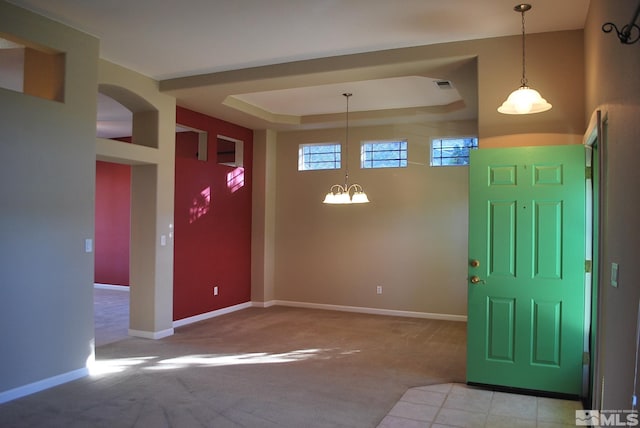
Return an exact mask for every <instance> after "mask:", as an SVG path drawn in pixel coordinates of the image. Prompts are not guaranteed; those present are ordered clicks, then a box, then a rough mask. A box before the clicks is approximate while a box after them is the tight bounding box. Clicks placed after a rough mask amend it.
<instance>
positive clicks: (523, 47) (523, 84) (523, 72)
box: [520, 10, 528, 86]
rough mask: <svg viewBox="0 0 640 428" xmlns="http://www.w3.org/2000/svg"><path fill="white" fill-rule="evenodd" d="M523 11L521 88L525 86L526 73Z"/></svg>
mask: <svg viewBox="0 0 640 428" xmlns="http://www.w3.org/2000/svg"><path fill="white" fill-rule="evenodd" d="M524 12H525V11H524V10H523V11H522V79H521V80H520V83H521V84H522V86H527V83H528V82H527V73H526V69H527V68H526V67H527V66H526V61H525V58H526V51H525V33H524Z"/></svg>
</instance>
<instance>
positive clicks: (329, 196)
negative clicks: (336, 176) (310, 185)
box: [322, 192, 336, 204]
mask: <svg viewBox="0 0 640 428" xmlns="http://www.w3.org/2000/svg"><path fill="white" fill-rule="evenodd" d="M322 203H323V204H335V203H336V198H335V195H334V194H333V193H332V192H329V193H327V196H325V197H324V201H322Z"/></svg>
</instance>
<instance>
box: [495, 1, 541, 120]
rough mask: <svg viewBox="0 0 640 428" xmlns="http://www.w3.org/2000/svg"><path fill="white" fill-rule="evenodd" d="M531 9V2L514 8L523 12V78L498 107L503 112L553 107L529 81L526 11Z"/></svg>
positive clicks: (520, 112)
mask: <svg viewBox="0 0 640 428" xmlns="http://www.w3.org/2000/svg"><path fill="white" fill-rule="evenodd" d="M530 9H531V5H530V4H526V3H524V4H518V5H516V6H515V7H514V8H513V10H514V11H516V12H520V13H521V14H522V79H521V80H520V87H519V88H518V89H516V90H515V91H513V92H512V93H511V94H510V95H509V97H508V98H507V100H506V101H505V102H504V103H502V105H501V106H500V107H498V111H499V112H500V113H503V114H531V113H540V112H543V111H547V110H550V109H551V104H549V103H548V102H547V100H545V99H544V98H542V96H541V95H540V93H539V92H538V91H536V90H535V89H531V88H530V87H529V84H528V82H527V75H526V67H525V37H524V13H525V12H526V11H528V10H530Z"/></svg>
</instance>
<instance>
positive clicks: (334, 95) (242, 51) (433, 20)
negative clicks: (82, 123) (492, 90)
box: [9, 0, 589, 129]
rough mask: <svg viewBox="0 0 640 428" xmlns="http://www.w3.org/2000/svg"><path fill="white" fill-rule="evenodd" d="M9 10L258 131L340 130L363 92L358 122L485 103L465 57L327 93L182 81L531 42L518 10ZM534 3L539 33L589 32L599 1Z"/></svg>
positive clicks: (330, 85)
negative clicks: (485, 41) (342, 59)
mask: <svg viewBox="0 0 640 428" xmlns="http://www.w3.org/2000/svg"><path fill="white" fill-rule="evenodd" d="M9 1H10V2H11V3H14V4H16V5H18V6H22V7H25V8H27V9H31V10H33V11H35V12H37V13H40V14H42V15H45V16H47V17H49V18H52V19H54V20H57V21H59V22H62V23H64V24H66V25H69V26H71V27H74V28H76V29H79V30H81V31H84V32H86V33H89V34H92V35H95V36H97V37H98V38H99V39H100V56H101V58H103V59H106V60H108V61H111V62H114V63H116V64H119V65H122V66H124V67H126V68H128V69H131V70H134V71H136V72H139V73H141V74H144V75H146V76H149V77H151V78H153V79H156V80H158V81H165V80H166V81H167V82H170V83H168V84H167V85H166V88H168V89H167V93H169V94H171V95H174V96H176V98H177V102H178V104H179V105H183V106H185V107H188V108H192V109H197V111H200V112H202V113H206V114H211V115H214V116H216V117H219V118H222V119H225V120H229V121H232V122H234V123H238V124H240V125H243V126H247V127H250V128H252V129H263V128H267V127H269V128H275V129H296V128H305V127H306V128H309V127H320V126H324V127H327V126H333V125H335V126H338V118H337V117H336V114H338V113H339V112H344V110H345V100H344V97H342V96H341V94H342V93H343V92H352V93H353V94H354V96H353V97H352V98H351V101H350V109H351V111H354V112H358V111H377V112H382V111H393V112H396V113H397V112H398V111H404V112H412V113H411V115H412V116H416V111H418V112H420V113H421V114H423V115H424V117H428V118H429V119H430V120H439V118H440V119H443V118H444V119H446V120H462V119H473V118H474V114H477V113H476V110H477V108H476V107H477V99H472V98H473V97H474V96H475V97H477V94H475V92H474V91H473V90H472V88H470V87H469V82H465V81H463V80H465V79H469V80H470V82H475V80H474V79H475V76H474V75H473V70H472V68H473V67H474V64H472V63H471V62H469V61H468V59H465V58H462V59H456V61H455V64H453V63H448V64H445V63H437V64H436V63H434V64H428V65H426V64H425V67H423V72H422V73H420V75H410V74H407V70H404V71H403V72H401V73H400V72H399V73H398V74H397V77H394V76H391V77H389V73H386V77H385V79H384V80H381V79H378V78H375V77H374V78H371V79H366V80H359V78H357V77H351V78H349V79H343V80H342V81H341V82H340V83H339V84H337V83H335V82H327V83H320V84H318V83H317V82H322V79H316V80H315V81H311V83H310V84H300V83H299V82H296V83H295V84H294V83H292V84H291V86H290V87H286V84H279V85H278V87H277V89H271V88H269V87H268V86H267V87H266V90H265V87H263V86H261V85H259V84H255V85H243V86H241V87H240V86H237V85H236V86H234V85H226V86H225V85H222V86H223V87H219V88H216V89H215V90H214V88H213V87H212V86H210V85H209V84H208V83H203V84H202V85H201V86H199V87H195V88H194V87H191V88H189V90H181V89H180V88H179V86H180V84H179V82H180V81H181V79H182V80H184V79H188V78H189V77H190V76H195V75H202V74H210V73H214V74H215V73H217V74H220V75H225V72H229V71H231V70H240V69H251V68H253V67H264V66H272V65H275V64H283V63H291V62H295V61H305V60H316V59H321V58H329V57H336V56H340V55H351V54H360V53H368V52H375V51H379V50H386V49H394V48H405V47H413V46H422V45H431V44H438V43H445V42H453V41H462V40H471V39H482V38H490V37H500V36H506V35H516V34H520V32H521V22H520V16H519V14H516V13H515V12H514V11H513V7H514V5H515V4H516V2H515V1H513V0H482V1H478V0H446V1H444V0H396V1H388V0H182V1H175V0H135V1H131V0H9ZM530 3H531V4H532V5H533V9H532V10H531V11H529V12H527V14H526V30H527V33H528V34H529V33H536V32H548V31H560V30H573V29H581V28H583V27H584V23H585V19H586V14H587V9H588V6H589V2H588V0H562V1H557V0H530ZM443 67H445V69H447V70H456V72H457V75H456V73H453V74H451V75H452V76H455V77H456V80H454V79H450V80H451V86H450V87H447V88H445V89H441V88H439V87H438V85H436V81H438V80H442V76H443V75H445V74H446V73H442V70H443ZM430 71H432V74H431V75H430ZM352 76H353V75H352ZM374 76H375V75H374ZM176 82H178V84H177V85H174V84H173V83H176ZM162 87H163V82H161V88H162ZM172 89H173V90H172ZM212 91H213V92H212ZM101 98H102V99H104V98H103V97H101ZM115 107H117V106H115ZM113 108H114V106H113V105H109V103H105V104H99V119H103V120H105V121H107V120H109V121H112V122H115V121H116V120H117V114H116V112H114V111H113V110H111V109H113ZM100 116H101V117H100ZM383 116H385V115H383V114H377V115H375V117H377V119H375V120H374V116H373V115H369V116H368V117H370V118H371V119H370V120H369V123H371V124H373V123H385V120H386V123H389V121H393V120H402V118H404V119H407V117H408V115H406V114H405V115H402V114H391V115H388V116H389V117H391V119H389V118H387V119H383ZM424 117H423V118H424ZM305 118H306V120H305ZM356 119H357V117H356Z"/></svg>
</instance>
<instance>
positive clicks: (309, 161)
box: [298, 143, 341, 171]
mask: <svg viewBox="0 0 640 428" xmlns="http://www.w3.org/2000/svg"><path fill="white" fill-rule="evenodd" d="M340 161H341V146H340V144H334V143H331V144H300V145H299V146H298V171H313V170H318V169H340V167H341V163H340Z"/></svg>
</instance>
